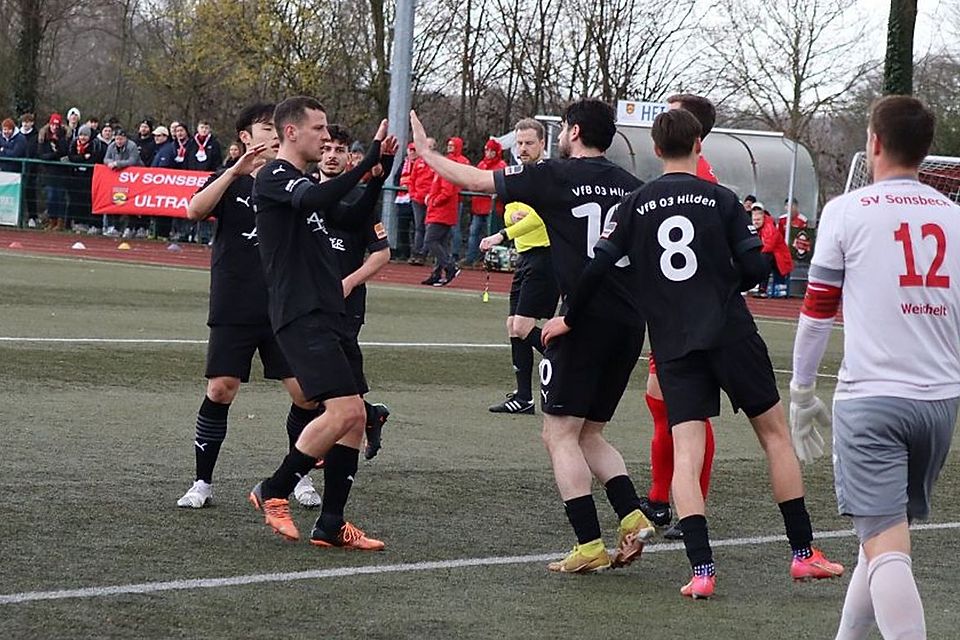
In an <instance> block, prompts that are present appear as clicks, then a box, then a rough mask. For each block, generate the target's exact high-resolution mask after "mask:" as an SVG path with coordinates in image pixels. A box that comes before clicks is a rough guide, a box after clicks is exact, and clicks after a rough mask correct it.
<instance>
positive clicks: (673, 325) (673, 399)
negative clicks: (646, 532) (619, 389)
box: [543, 110, 843, 598]
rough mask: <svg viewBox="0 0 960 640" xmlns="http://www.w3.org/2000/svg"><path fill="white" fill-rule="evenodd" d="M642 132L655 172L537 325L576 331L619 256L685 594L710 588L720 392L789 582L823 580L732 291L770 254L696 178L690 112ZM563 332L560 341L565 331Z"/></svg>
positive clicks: (761, 350)
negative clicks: (704, 476)
mask: <svg viewBox="0 0 960 640" xmlns="http://www.w3.org/2000/svg"><path fill="white" fill-rule="evenodd" d="M651 135H652V137H653V142H654V150H655V151H656V153H657V155H658V156H659V157H660V158H662V159H663V162H664V175H662V176H661V177H660V178H658V179H656V180H654V181H652V182H649V183H647V184H646V185H644V186H643V187H642V188H640V189H639V190H637V191H635V192H634V193H632V194H630V195H629V196H628V197H627V198H625V199H624V201H623V202H622V203H621V204H620V206H619V207H618V208H617V209H616V211H615V212H614V213H613V215H612V216H611V217H610V219H609V220H608V221H607V223H606V225H605V227H604V231H603V233H602V235H601V239H600V241H599V242H598V243H597V245H596V250H595V255H596V257H595V258H594V260H593V261H592V262H591V264H590V265H589V266H588V267H587V268H586V269H585V270H584V271H583V274H582V276H581V278H580V282H579V283H578V284H577V286H576V289H575V290H574V293H573V294H572V295H571V297H570V298H569V300H568V303H569V307H568V309H567V313H566V317H558V318H555V319H553V320H552V321H550V322H548V323H547V326H545V327H544V329H543V334H544V339H545V340H547V341H548V342H551V341H552V340H555V339H557V336H564V338H568V337H570V336H573V335H576V333H578V332H579V331H581V330H582V329H581V326H582V325H584V324H586V322H585V320H586V316H587V313H588V310H589V309H590V308H591V306H592V304H593V302H592V300H594V299H595V298H596V294H595V293H594V291H595V290H596V289H598V288H599V289H600V290H602V286H603V283H604V282H606V281H608V280H609V279H611V278H614V277H616V276H617V275H618V271H617V269H616V268H615V267H614V265H615V264H617V263H618V261H620V260H622V259H624V258H627V259H629V261H630V263H631V264H632V265H633V267H634V271H633V273H632V276H633V277H635V278H637V279H638V282H640V283H642V284H643V286H642V287H641V288H640V307H641V311H642V312H643V313H644V316H645V317H646V320H647V326H648V327H649V328H650V342H651V346H652V348H653V350H654V353H656V354H657V369H658V371H659V374H660V386H661V388H662V389H663V396H664V399H665V400H666V403H667V413H668V418H669V422H670V427H671V430H672V433H673V439H674V450H675V454H674V456H675V465H674V473H673V493H674V500H675V501H676V504H677V511H678V516H679V518H680V527H681V529H682V530H683V544H684V547H685V548H686V552H687V558H688V559H689V561H690V565H691V567H692V568H693V577H692V578H691V580H690V581H689V582H688V583H687V584H686V585H684V586H683V587H682V588H681V589H680V593H681V594H682V595H684V596H688V597H693V598H709V597H710V596H712V595H713V594H714V589H715V585H716V577H715V575H716V574H715V569H714V563H713V554H712V551H711V549H710V542H709V537H708V535H707V520H706V517H705V515H704V513H705V510H704V501H703V493H702V492H701V489H700V483H699V479H700V470H701V466H702V465H703V455H704V438H705V429H706V425H705V421H706V419H707V418H708V417H709V416H715V415H717V414H718V412H719V409H720V390H721V389H723V390H724V391H725V392H726V394H727V396H728V397H729V398H730V401H731V403H732V404H733V408H734V410H735V411H736V410H739V409H743V412H744V413H746V414H747V417H748V418H749V419H750V423H751V424H752V425H753V429H754V432H755V433H756V435H757V439H758V440H759V441H760V444H761V445H762V447H763V450H764V452H765V453H766V456H767V459H768V463H769V470H770V481H771V484H772V486H773V495H774V498H775V499H776V501H777V504H778V506H779V508H780V512H781V514H782V516H783V521H784V525H785V528H786V532H787V538H788V540H789V542H790V547H791V549H792V557H793V559H792V563H791V566H790V574H791V576H792V577H793V579H794V580H814V579H821V578H832V577H836V576H839V575H841V574H842V572H843V567H842V566H841V565H839V564H837V563H834V562H830V561H829V560H827V559H826V558H825V557H824V555H823V553H822V552H821V551H819V550H817V549H814V548H813V547H811V542H812V541H813V529H812V526H811V524H810V515H809V514H808V512H807V508H806V506H805V504H804V498H803V496H804V488H803V478H802V477H801V474H800V464H799V462H798V461H797V457H796V454H795V453H794V449H793V444H792V442H791V438H790V431H789V429H788V427H787V421H786V417H785V416H784V412H783V407H782V405H781V403H780V395H779V392H778V391H777V383H776V380H775V378H774V374H773V365H772V364H771V363H770V357H769V355H768V354H767V347H766V344H764V342H763V339H762V338H761V337H760V334H759V333H757V327H756V325H755V324H754V322H753V317H752V316H751V315H750V312H749V311H748V310H747V306H746V303H745V302H744V301H743V297H742V296H741V295H740V292H741V291H746V290H748V289H750V288H751V287H753V286H754V285H755V284H756V283H757V282H759V281H761V280H763V279H765V278H766V277H767V274H768V273H769V270H770V261H769V258H768V257H766V256H765V255H764V254H762V253H761V252H760V247H761V244H760V240H759V239H758V237H757V232H756V230H755V229H754V227H753V225H752V224H751V220H750V218H749V217H748V216H747V214H746V212H745V211H744V210H743V206H742V205H741V204H740V202H739V201H738V200H737V197H736V195H735V194H734V193H733V192H732V191H730V190H729V189H726V188H724V187H721V186H719V185H716V184H712V183H710V182H707V181H705V180H702V179H700V178H697V177H696V168H697V161H698V158H699V155H700V123H699V122H698V121H697V119H696V118H695V117H694V116H693V115H692V114H690V113H689V112H687V111H684V110H674V111H667V112H665V113H662V114H660V115H659V116H657V118H656V120H655V121H654V124H653V128H652V129H651ZM567 333H569V335H565V334H567Z"/></svg>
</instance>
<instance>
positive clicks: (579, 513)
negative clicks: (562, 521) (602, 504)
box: [563, 494, 600, 544]
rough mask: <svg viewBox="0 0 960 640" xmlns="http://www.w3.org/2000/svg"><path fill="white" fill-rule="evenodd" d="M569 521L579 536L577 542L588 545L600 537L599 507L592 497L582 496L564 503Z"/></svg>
mask: <svg viewBox="0 0 960 640" xmlns="http://www.w3.org/2000/svg"><path fill="white" fill-rule="evenodd" d="M563 508H564V510H565V511H566V512H567V520H569V521H570V525H571V526H572V527H573V532H574V533H575V534H576V535H577V542H578V543H580V544H586V543H588V542H592V541H594V540H596V539H597V538H599V537H600V520H599V519H598V518H597V505H595V504H594V503H593V496H592V495H589V494H587V495H585V496H580V497H579V498H574V499H572V500H567V501H566V502H564V503H563Z"/></svg>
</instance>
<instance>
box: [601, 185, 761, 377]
mask: <svg viewBox="0 0 960 640" xmlns="http://www.w3.org/2000/svg"><path fill="white" fill-rule="evenodd" d="M760 246H761V242H760V239H759V238H758V237H757V232H756V229H754V227H753V224H752V221H751V219H750V216H749V215H748V214H747V213H746V211H744V209H743V205H741V204H740V201H739V200H738V199H737V196H736V195H735V194H734V193H733V192H732V191H730V190H729V189H726V188H725V187H721V186H719V185H716V184H712V183H709V182H707V181H705V180H701V179H699V178H697V177H696V176H693V175H690V174H687V173H669V174H666V175H663V176H661V177H660V178H657V179H656V180H653V181H651V182H649V183H647V184H646V185H644V186H643V187H642V188H640V189H638V190H637V191H636V192H634V193H632V194H630V195H629V196H628V197H627V198H625V199H624V201H623V203H622V204H621V205H620V207H618V209H617V210H616V212H614V214H613V216H612V217H611V220H610V222H608V223H607V225H606V227H605V228H604V230H603V234H602V239H601V240H600V243H598V249H601V250H603V251H605V252H608V253H610V254H611V255H612V256H613V257H614V258H617V257H620V256H622V255H626V256H628V257H629V258H630V262H631V264H632V265H634V267H635V268H636V277H637V278H639V281H640V282H641V283H642V284H643V286H642V287H641V289H640V306H641V309H642V311H643V314H644V316H645V318H646V320H647V325H648V327H649V329H650V343H651V345H652V347H653V351H654V353H655V354H656V356H657V361H658V362H659V361H666V360H671V359H675V358H679V357H681V356H683V355H685V354H687V353H689V352H691V351H697V350H706V349H712V348H715V347H720V346H723V345H725V344H728V343H730V342H733V341H735V340H739V339H742V338H744V337H746V336H748V335H750V334H752V333H756V331H757V328H756V325H755V324H754V322H753V316H751V315H750V312H749V311H748V310H747V305H746V303H745V302H744V300H743V296H742V295H741V294H740V270H739V267H738V266H737V260H738V258H739V257H740V256H742V255H743V254H744V253H746V252H747V251H751V250H757V249H758V248H759V247H760Z"/></svg>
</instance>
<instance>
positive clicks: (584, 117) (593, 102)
mask: <svg viewBox="0 0 960 640" xmlns="http://www.w3.org/2000/svg"><path fill="white" fill-rule="evenodd" d="M563 121H564V122H566V123H567V127H573V125H579V126H580V139H581V140H582V141H583V144H584V146H587V147H590V148H591V149H599V150H600V151H606V150H607V149H609V148H610V145H611V144H612V143H613V136H614V135H616V133H617V115H616V112H615V111H614V110H613V107H611V106H610V105H609V104H607V103H606V102H604V101H603V100H597V99H596V98H583V99H582V100H577V101H576V102H573V103H571V104H569V105H567V108H566V109H565V110H564V112H563Z"/></svg>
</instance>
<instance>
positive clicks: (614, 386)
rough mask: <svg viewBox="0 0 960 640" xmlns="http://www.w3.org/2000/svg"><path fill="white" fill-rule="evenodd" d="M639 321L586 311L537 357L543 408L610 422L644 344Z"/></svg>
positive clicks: (558, 412) (560, 414)
mask: <svg viewBox="0 0 960 640" xmlns="http://www.w3.org/2000/svg"><path fill="white" fill-rule="evenodd" d="M643 331H644V328H643V326H640V327H636V326H630V325H625V324H620V323H618V322H613V321H610V320H605V319H602V318H595V317H591V316H585V317H584V318H583V319H582V320H581V321H580V323H579V324H578V325H577V327H576V329H574V330H573V331H571V332H570V333H568V334H566V335H564V336H561V337H559V338H557V339H555V340H551V341H550V345H549V346H548V347H547V350H546V353H544V356H543V360H541V361H540V399H541V403H540V405H541V407H542V409H543V412H544V413H549V414H551V415H556V416H574V417H577V418H586V419H587V420H591V421H593V422H609V421H610V419H611V418H612V417H613V414H614V412H615V411H616V410H617V405H618V404H619V403H620V398H621V397H622V396H623V392H624V391H625V390H626V388H627V383H628V382H629V381H630V374H631V373H632V372H633V368H634V366H636V364H637V360H638V358H639V357H640V352H641V350H642V349H643Z"/></svg>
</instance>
